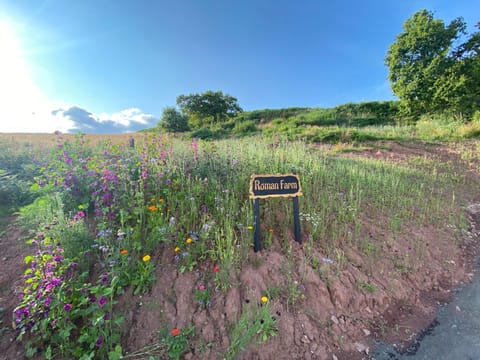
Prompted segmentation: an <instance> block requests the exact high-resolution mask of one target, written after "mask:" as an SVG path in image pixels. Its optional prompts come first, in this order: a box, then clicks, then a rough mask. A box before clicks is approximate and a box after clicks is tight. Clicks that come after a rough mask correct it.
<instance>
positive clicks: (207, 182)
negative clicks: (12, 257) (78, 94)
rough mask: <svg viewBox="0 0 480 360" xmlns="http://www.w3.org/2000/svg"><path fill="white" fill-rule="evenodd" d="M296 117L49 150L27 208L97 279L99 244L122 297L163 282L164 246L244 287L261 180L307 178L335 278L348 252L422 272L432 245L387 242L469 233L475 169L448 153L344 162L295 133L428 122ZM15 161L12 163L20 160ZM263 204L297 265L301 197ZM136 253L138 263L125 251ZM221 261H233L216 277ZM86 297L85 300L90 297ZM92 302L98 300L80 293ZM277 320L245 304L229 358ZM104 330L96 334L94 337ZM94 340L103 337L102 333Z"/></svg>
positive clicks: (307, 233) (320, 264)
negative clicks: (255, 126) (203, 136)
mask: <svg viewBox="0 0 480 360" xmlns="http://www.w3.org/2000/svg"><path fill="white" fill-rule="evenodd" d="M295 116H298V115H295ZM250 121H252V120H251V119H250ZM289 121H290V120H289ZM284 125H285V124H284V123H282V122H281V121H278V122H276V123H274V124H273V125H272V128H274V127H278V128H279V129H281V131H279V133H282V132H286V133H287V135H286V136H282V135H280V136H277V135H275V136H273V134H272V137H265V136H264V135H258V136H251V137H248V138H246V137H241V138H237V139H230V140H219V141H201V140H187V141H185V140H181V139H175V138H170V137H164V136H159V137H157V136H154V135H152V134H150V135H146V136H145V139H144V141H143V142H140V141H139V142H138V143H137V144H138V145H137V146H138V147H137V148H135V149H129V148H126V147H122V146H121V145H113V144H111V143H110V144H105V145H102V144H99V145H97V146H95V147H93V146H88V145H82V143H81V142H79V141H77V142H75V143H66V144H64V146H63V147H62V148H61V149H62V150H58V149H57V151H56V153H54V154H52V155H51V156H50V155H48V156H47V155H45V158H44V159H43V162H45V163H46V164H48V165H46V166H45V167H44V168H43V171H42V172H41V173H40V178H39V180H42V181H44V182H45V183H47V184H49V185H47V186H45V187H44V188H43V189H44V192H43V194H44V195H43V196H42V197H38V198H37V199H36V200H35V201H34V202H33V204H31V205H28V206H24V207H23V208H22V209H21V211H20V215H21V218H22V219H23V222H24V225H26V226H30V227H31V230H32V231H37V230H42V231H45V233H46V236H47V235H48V237H51V239H50V240H49V241H53V242H54V243H55V245H56V246H62V251H63V252H62V253H63V254H64V256H65V257H66V258H72V259H75V262H79V265H80V266H78V268H81V269H83V270H85V272H84V274H82V276H83V278H88V277H89V276H93V275H97V276H98V273H97V274H89V273H88V270H89V269H91V268H95V265H92V263H90V262H88V263H87V262H86V260H82V259H83V258H82V257H79V258H78V259H77V258H75V256H78V254H76V253H82V254H83V253H87V252H92V254H93V255H94V256H93V255H91V254H89V256H90V259H91V260H89V261H92V262H93V261H96V262H97V263H98V264H101V267H102V270H101V271H109V272H111V276H113V277H115V279H116V280H115V285H111V289H110V288H109V289H107V290H108V291H109V293H108V294H109V296H111V297H112V298H113V297H114V295H115V294H117V293H120V291H121V289H120V288H122V287H125V288H128V287H129V286H134V287H135V288H137V289H138V288H139V286H140V289H141V290H142V293H143V292H147V291H148V290H149V289H150V287H151V286H153V281H154V277H153V276H150V275H153V274H154V271H155V269H154V267H153V266H154V265H153V260H152V262H148V261H150V260H142V259H143V258H144V257H145V256H146V255H148V259H150V255H151V256H152V259H154V258H155V256H158V258H160V255H161V254H164V253H167V254H168V253H169V254H171V258H173V257H174V256H175V258H174V259H175V260H172V264H170V265H173V266H174V267H175V269H176V271H178V272H190V271H191V272H194V273H199V274H201V273H205V274H202V278H204V279H206V280H207V281H208V282H209V283H211V284H215V286H217V287H218V288H219V289H220V290H222V291H223V292H227V291H228V290H229V289H230V288H231V287H232V286H241V284H237V283H233V282H232V279H233V278H234V277H235V274H238V273H240V272H241V271H242V269H243V268H244V266H250V265H255V264H252V262H251V261H250V262H249V259H248V258H249V254H250V252H251V250H252V246H253V244H252V243H253V232H252V231H251V227H252V225H253V205H252V201H251V199H250V198H249V196H248V187H249V180H250V176H251V175H252V174H284V173H296V174H298V175H299V177H300V182H301V185H302V190H303V194H304V195H303V196H302V197H300V199H299V203H300V211H301V225H302V236H303V239H304V240H305V244H306V245H305V248H308V252H309V254H322V256H321V257H316V256H314V255H308V256H307V257H308V262H309V263H310V264H312V267H313V268H315V270H317V271H318V272H319V273H321V275H322V279H324V280H325V282H327V284H328V283H329V282H331V281H333V280H332V279H334V278H335V277H338V276H339V274H340V273H341V271H342V270H343V269H344V268H345V267H346V266H347V265H348V263H349V262H350V260H349V258H348V253H347V251H346V249H348V248H353V249H355V250H358V252H359V253H360V254H363V255H364V256H365V257H367V258H368V259H369V261H370V269H373V268H374V264H375V259H376V258H379V257H387V258H389V259H391V260H392V263H393V264H394V266H395V269H396V271H398V272H400V273H404V272H409V271H413V268H412V267H411V264H412V263H413V260H414V257H418V258H417V259H416V260H421V259H420V257H421V256H422V255H421V254H422V246H424V245H423V244H422V242H421V239H417V240H418V241H417V242H416V244H415V246H416V249H415V250H417V248H418V251H412V252H411V253H406V254H403V255H401V256H396V257H394V256H393V255H392V254H390V253H389V252H388V251H386V250H385V247H383V243H382V241H386V242H388V241H395V239H396V237H400V236H401V235H402V233H403V232H404V231H405V229H404V228H405V226H408V227H410V228H412V227H433V228H438V229H447V228H448V226H454V227H456V228H458V229H462V228H463V227H464V223H463V222H462V221H463V218H462V217H461V216H452V214H460V213H461V212H462V209H463V207H464V206H465V205H466V204H467V203H468V201H469V198H468V196H467V195H466V194H468V192H469V191H471V189H473V188H475V186H476V185H475V184H474V183H472V181H473V180H472V179H471V177H469V176H467V175H466V174H465V171H464V169H463V168H462V167H461V164H460V165H459V164H455V163H450V162H444V161H443V160H442V159H440V158H436V157H434V156H422V157H418V156H416V157H415V156H414V157H410V158H408V159H405V160H397V161H395V162H393V161H385V160H377V159H368V158H363V157H342V156H340V155H339V153H340V151H332V147H331V146H330V147H321V146H317V145H315V144H310V143H309V142H305V141H290V140H289V139H291V138H300V137H302V136H303V137H307V138H308V139H309V140H311V141H315V137H320V138H322V139H323V140H325V141H331V142H337V141H341V142H342V143H343V142H344V141H345V142H347V143H348V144H351V143H352V142H362V141H364V140H365V139H369V140H372V139H379V138H387V136H388V137H389V138H392V139H398V138H403V137H405V138H408V137H409V136H412V134H414V132H415V128H413V127H394V126H391V125H389V126H382V127H370V126H364V127H362V128H361V129H360V128H343V127H339V126H332V127H328V128H325V127H318V128H317V127H310V128H303V127H300V126H299V127H296V128H292V129H289V128H288V127H282V126H284ZM417 130H418V129H417ZM402 131H403V132H402ZM306 134H307V135H308V134H310V135H311V137H309V136H310V135H308V136H307V135H306ZM387 134H390V135H387ZM448 136H451V135H448ZM348 146H351V145H348ZM348 146H346V147H348ZM339 148H341V147H339ZM478 149H479V148H478V144H476V143H472V144H470V146H465V149H464V150H462V152H461V154H463V156H464V157H465V158H466V159H468V161H471V162H473V163H475V162H476V161H477V160H478V156H477V154H476V151H477V150H478ZM5 159H9V157H8V155H7V156H5ZM25 181H26V182H28V181H29V180H28V178H25ZM31 181H33V179H31ZM10 183H11V182H9V184H10ZM65 184H67V185H68V186H67V185H65ZM72 184H73V185H72ZM113 185H114V186H113ZM107 195H108V196H107ZM19 205H20V204H18V206H19ZM261 207H262V229H261V230H262V233H263V236H264V238H267V237H268V244H267V245H268V248H267V249H266V250H265V251H270V249H271V250H272V251H277V252H281V253H283V255H284V256H285V257H286V258H287V259H289V260H291V259H292V256H293V255H292V242H293V241H292V228H293V214H292V203H291V199H285V198H272V199H265V200H262V201H261ZM80 212H82V213H83V212H85V213H86V215H84V216H85V219H84V218H83V217H82V218H81V220H78V218H77V220H75V216H78V214H79V213H80ZM446 219H447V221H446ZM372 224H375V226H376V227H378V228H379V229H380V230H381V231H382V232H384V233H385V234H386V235H385V237H384V238H381V239H376V238H370V236H369V234H368V231H367V230H368V229H369V227H370V226H371V225H372ZM267 229H272V233H271V234H273V235H268V234H269V233H268V230H267ZM100 232H103V234H107V235H99V233H100ZM119 234H121V235H119ZM120 238H121V239H120ZM52 239H53V240H52ZM100 248H101V249H102V250H96V249H100ZM95 251H96V252H95ZM125 251H126V253H125V254H128V256H129V259H131V260H128V262H130V261H131V263H128V262H127V258H126V257H123V254H122V252H125ZM162 259H163V258H162ZM327 260H329V262H328V263H327ZM83 261H85V263H84V264H82V262H83ZM162 261H163V260H162ZM109 264H110V265H109ZM132 264H133V265H132ZM158 265H159V266H162V265H163V264H158ZM213 265H218V267H219V270H217V271H215V273H214V272H213ZM256 265H258V266H260V265H261V263H260V262H259V263H258V264H256ZM256 265H255V266H256ZM294 265H295V262H294V261H293V260H291V261H290V262H289V263H287V266H285V268H284V269H283V272H284V273H285V274H284V279H285V280H286V281H285V286H284V287H281V288H280V290H279V291H280V295H281V296H279V299H278V301H283V302H284V305H285V306H286V307H287V308H288V309H295V308H296V306H297V304H301V303H302V301H301V300H303V296H304V294H303V289H302V287H301V285H302V281H303V277H302V276H297V277H296V276H295V270H294ZM97 266H100V265H97ZM108 266H110V267H111V268H108ZM146 266H148V267H149V268H148V269H147V268H146ZM207 268H208V269H210V270H205V269H207ZM103 269H105V270H103ZM143 270H145V271H143ZM147 270H148V271H147ZM98 271H99V270H97V272H98ZM362 271H367V270H363V269H362ZM143 273H145V274H143ZM142 274H143V275H145V276H143V277H142V276H141V275H142ZM203 275H204V277H203ZM139 276H140V277H139ZM94 280H96V279H94ZM157 280H158V279H157ZM82 281H83V279H82ZM91 281H92V282H94V281H93V280H91ZM62 286H67V283H65V284H64V285H62ZM117 286H118V287H119V288H117ZM358 288H359V289H360V290H361V291H362V292H365V293H373V292H375V291H376V290H377V285H376V284H375V283H373V282H370V281H368V282H367V281H365V282H361V283H358ZM94 289H95V291H99V290H98V289H97V287H95V288H94ZM102 289H103V288H102ZM107 290H105V291H107ZM91 291H93V290H91ZM102 291H103V290H102ZM66 294H67V295H68V294H70V292H66ZM272 294H273V290H272ZM272 294H270V296H273V295H272ZM67 295H65V294H62V296H67ZM77 295H78V296H79V297H80V298H81V299H82V301H84V299H83V298H82V297H81V296H83V295H81V294H77ZM175 301H176V300H175V299H173V298H172V302H175ZM192 301H194V299H193V296H192ZM78 303H80V304H84V303H83V302H81V301H80V300H79V301H78ZM86 303H88V301H85V304H86ZM59 306H60V305H59ZM82 306H83V305H82ZM60 310H61V308H60ZM258 319H260V320H263V322H261V321H260V322H259V321H258ZM271 320H272V318H271V309H270V303H268V304H264V306H260V307H257V306H256V304H250V306H244V307H243V311H242V313H241V315H240V318H239V320H238V322H236V323H234V324H232V327H231V332H230V339H231V342H230V343H231V345H230V348H229V349H228V350H227V354H226V356H227V358H234V357H235V356H236V355H237V354H238V353H239V352H240V351H241V350H242V349H244V348H246V347H248V346H249V345H250V344H252V341H254V340H255V337H256V336H257V335H259V336H260V339H261V340H262V341H265V340H267V339H268V338H269V337H271V336H273V335H275V333H276V331H277V330H276V325H275V323H274V322H272V321H271ZM102 331H103V330H102ZM74 333H75V332H72V334H74ZM112 334H114V333H113V332H112ZM94 335H95V337H96V333H93V332H92V335H91V337H92V339H93V337H94ZM117 335H118V334H117ZM105 336H106V335H105ZM112 336H113V335H112ZM69 340H71V341H72V343H74V342H75V341H74V339H73V338H69ZM105 340H107V339H105ZM89 341H94V342H93V345H94V344H95V341H97V338H95V339H93V340H89ZM105 342H106V343H107V341H105ZM113 343H114V341H113V340H112V341H111V342H110V344H111V345H112V346H113ZM86 345H88V344H86ZM90 345H92V344H90ZM75 351H81V350H78V349H75ZM89 351H90V350H89ZM102 351H105V352H104V354H105V353H106V350H102ZM110 351H114V348H113V347H112V348H111V349H110Z"/></svg>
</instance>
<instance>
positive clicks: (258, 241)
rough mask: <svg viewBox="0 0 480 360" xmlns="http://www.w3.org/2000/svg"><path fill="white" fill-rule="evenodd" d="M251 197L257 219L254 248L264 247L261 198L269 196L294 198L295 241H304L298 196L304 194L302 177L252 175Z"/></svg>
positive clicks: (290, 175) (255, 219) (256, 249)
mask: <svg viewBox="0 0 480 360" xmlns="http://www.w3.org/2000/svg"><path fill="white" fill-rule="evenodd" d="M249 192H250V198H251V199H253V217H254V221H255V232H254V237H253V240H254V250H255V252H257V251H260V250H261V249H262V236H261V234H260V199H264V198H269V197H291V198H292V200H293V227H294V233H295V241H296V242H298V243H299V244H301V243H302V239H301V236H300V216H299V208H298V197H299V196H300V195H303V194H302V187H301V186H300V178H299V177H298V175H295V174H286V175H252V176H251V177H250V191H249Z"/></svg>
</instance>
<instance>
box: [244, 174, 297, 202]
mask: <svg viewBox="0 0 480 360" xmlns="http://www.w3.org/2000/svg"><path fill="white" fill-rule="evenodd" d="M249 193H250V199H264V198H268V197H296V196H300V195H303V194H302V187H301V185H300V179H299V177H298V175H295V174H286V175H252V176H251V178H250V191H249Z"/></svg>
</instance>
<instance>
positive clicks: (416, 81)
mask: <svg viewBox="0 0 480 360" xmlns="http://www.w3.org/2000/svg"><path fill="white" fill-rule="evenodd" d="M403 29H404V31H403V32H402V33H401V34H399V35H398V36H397V38H396V41H395V42H394V43H393V44H391V45H390V47H389V49H388V52H387V55H386V58H385V63H386V65H387V66H388V67H389V76H388V77H389V80H390V82H391V85H392V90H393V92H394V93H395V95H397V96H398V97H399V98H400V100H401V101H402V108H401V109H402V111H403V113H404V115H406V116H407V117H408V116H409V117H415V116H417V115H420V114H425V113H432V112H437V111H444V110H450V111H454V112H458V113H463V114H467V115H471V114H472V113H473V111H474V110H475V108H476V107H478V96H479V95H478V93H479V92H478V89H479V85H478V84H479V81H480V77H479V74H480V73H479V71H478V68H479V65H478V64H479V58H478V44H477V43H478V42H479V41H478V38H479V35H478V33H475V34H473V35H472V36H471V37H470V39H468V40H467V41H466V42H465V43H464V44H462V45H460V46H459V47H458V48H457V49H453V43H454V42H455V41H457V40H458V39H459V38H460V36H461V34H465V29H466V25H465V23H464V22H463V20H462V19H461V18H457V19H454V20H453V21H451V22H450V24H448V25H445V24H444V22H443V21H442V20H440V19H434V17H433V14H432V13H431V12H429V11H427V10H425V9H423V10H420V11H418V12H416V13H415V14H413V15H412V17H410V18H409V19H408V20H407V21H406V22H405V23H404V25H403ZM475 49H477V52H475Z"/></svg>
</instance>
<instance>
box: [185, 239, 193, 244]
mask: <svg viewBox="0 0 480 360" xmlns="http://www.w3.org/2000/svg"><path fill="white" fill-rule="evenodd" d="M192 241H193V240H192V238H188V239H187V240H185V242H186V243H187V244H191V243H192Z"/></svg>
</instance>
